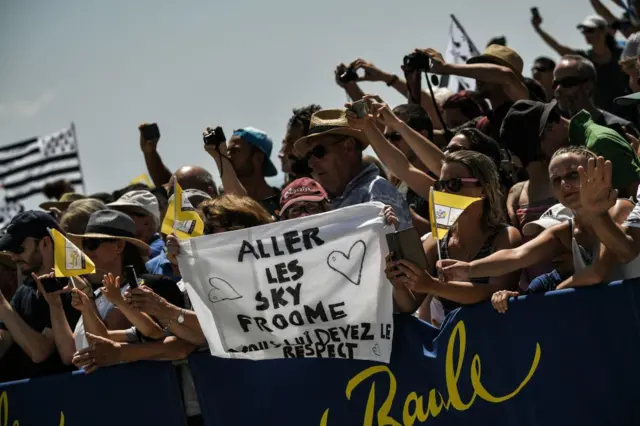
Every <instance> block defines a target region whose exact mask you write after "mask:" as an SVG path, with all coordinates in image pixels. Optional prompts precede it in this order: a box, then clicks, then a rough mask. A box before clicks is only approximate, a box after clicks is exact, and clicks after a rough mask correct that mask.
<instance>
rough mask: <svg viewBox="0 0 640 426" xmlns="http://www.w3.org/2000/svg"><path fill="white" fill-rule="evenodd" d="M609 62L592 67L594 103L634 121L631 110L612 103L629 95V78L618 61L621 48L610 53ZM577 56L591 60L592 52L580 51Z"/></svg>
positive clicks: (633, 114)
mask: <svg viewBox="0 0 640 426" xmlns="http://www.w3.org/2000/svg"><path fill="white" fill-rule="evenodd" d="M612 53H613V54H612V55H611V60H610V61H609V62H608V63H606V64H596V63H595V62H594V63H593V65H594V66H595V68H596V74H597V77H598V82H597V84H596V90H595V93H594V101H595V103H596V106H597V107H598V108H601V109H604V110H606V111H609V112H612V113H614V114H615V115H618V116H620V117H623V118H625V119H627V120H634V119H635V115H636V114H635V113H634V111H633V108H627V107H623V106H620V105H616V104H615V102H614V101H613V100H614V99H615V98H617V97H619V96H624V95H627V94H629V93H630V90H629V84H628V81H629V77H628V76H627V75H626V74H625V73H624V71H622V68H621V67H620V64H619V63H618V61H619V60H620V56H621V55H622V48H620V47H616V48H615V49H614V51H613V52H612ZM578 54H580V55H582V56H584V57H586V58H588V59H589V60H593V59H592V58H593V51H592V50H588V51H586V52H585V51H580V52H578Z"/></svg>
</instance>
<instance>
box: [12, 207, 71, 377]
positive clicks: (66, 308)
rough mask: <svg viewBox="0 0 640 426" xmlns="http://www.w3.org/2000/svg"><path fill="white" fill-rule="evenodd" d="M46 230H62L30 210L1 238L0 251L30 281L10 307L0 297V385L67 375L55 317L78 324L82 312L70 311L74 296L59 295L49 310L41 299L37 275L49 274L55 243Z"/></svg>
mask: <svg viewBox="0 0 640 426" xmlns="http://www.w3.org/2000/svg"><path fill="white" fill-rule="evenodd" d="M48 229H57V230H58V231H60V228H59V226H58V224H57V222H56V221H55V219H53V217H52V216H51V215H49V214H48V213H45V212H41V211H34V210H29V211H26V212H23V213H20V214H19V215H18V216H16V217H15V218H13V220H12V221H11V223H10V224H9V225H8V226H7V229H6V233H5V234H4V235H3V236H2V237H1V238H0V251H2V252H9V253H10V255H11V257H12V259H13V260H14V261H15V262H16V264H17V267H18V268H20V269H21V270H22V273H23V274H24V275H25V276H26V277H27V278H26V279H25V281H24V282H23V283H22V285H20V287H18V290H17V291H16V293H15V295H14V296H13V298H12V299H11V303H9V301H7V299H6V298H5V297H4V296H3V295H2V293H0V365H1V366H2V367H1V368H0V381H7V380H17V379H23V378H30V377H37V376H43V375H48V374H54V373H59V372H62V371H67V370H69V368H68V367H66V366H64V365H63V364H62V361H61V360H60V356H59V355H58V352H57V351H56V345H55V340H54V333H53V327H52V325H51V317H52V316H58V317H59V318H62V317H65V318H66V320H67V322H68V323H69V324H75V323H76V322H77V321H78V318H79V317H80V315H79V314H80V313H79V312H78V311H77V310H75V309H74V308H72V306H71V294H70V293H65V294H60V295H59V299H58V301H59V303H56V304H54V305H52V306H51V307H50V306H49V303H48V302H47V301H46V300H45V298H44V297H43V296H42V295H41V294H38V292H37V287H36V283H35V281H34V280H33V279H32V278H31V274H32V273H34V274H36V275H38V276H40V275H44V274H48V273H50V272H51V270H52V268H53V265H54V256H53V241H52V239H51V237H50V235H49V232H48Z"/></svg>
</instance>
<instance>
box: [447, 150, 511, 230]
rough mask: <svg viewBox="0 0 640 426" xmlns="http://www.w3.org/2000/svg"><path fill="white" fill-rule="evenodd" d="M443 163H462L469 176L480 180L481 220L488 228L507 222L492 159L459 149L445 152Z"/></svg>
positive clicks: (496, 171)
mask: <svg viewBox="0 0 640 426" xmlns="http://www.w3.org/2000/svg"><path fill="white" fill-rule="evenodd" d="M443 163H459V164H462V165H463V166H465V167H466V168H467V169H468V170H469V171H470V172H471V176H473V177H474V178H476V179H478V181H480V184H481V185H482V189H483V190H484V201H483V203H484V204H483V213H482V221H483V222H484V224H485V225H486V226H487V227H488V228H489V229H491V228H499V227H501V226H504V225H505V224H506V223H507V220H506V215H505V211H504V206H505V204H504V198H503V195H502V193H501V192H500V178H499V177H498V170H497V169H496V166H495V164H494V162H493V160H491V159H490V158H489V157H487V156H486V155H484V154H480V153H479V152H476V151H469V150H461V151H455V152H447V153H446V154H445V156H444V160H443Z"/></svg>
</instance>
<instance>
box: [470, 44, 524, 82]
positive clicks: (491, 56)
mask: <svg viewBox="0 0 640 426" xmlns="http://www.w3.org/2000/svg"><path fill="white" fill-rule="evenodd" d="M467 63H468V64H486V63H489V64H496V65H502V66H505V67H507V68H511V71H513V72H514V73H515V74H516V75H518V76H520V77H522V70H523V68H524V62H523V61H522V58H521V57H520V55H518V54H517V53H516V51H515V50H513V49H509V48H508V47H505V46H500V45H498V44H492V45H489V46H487V48H486V49H485V51H484V52H483V53H482V55H480V56H474V57H473V58H470V59H469V60H468V61H467Z"/></svg>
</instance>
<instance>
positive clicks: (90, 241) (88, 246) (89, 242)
mask: <svg viewBox="0 0 640 426" xmlns="http://www.w3.org/2000/svg"><path fill="white" fill-rule="evenodd" d="M110 242H113V240H111V239H107V238H85V239H83V240H82V250H84V251H93V250H97V249H98V247H100V246H101V245H102V244H103V243H110Z"/></svg>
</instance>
